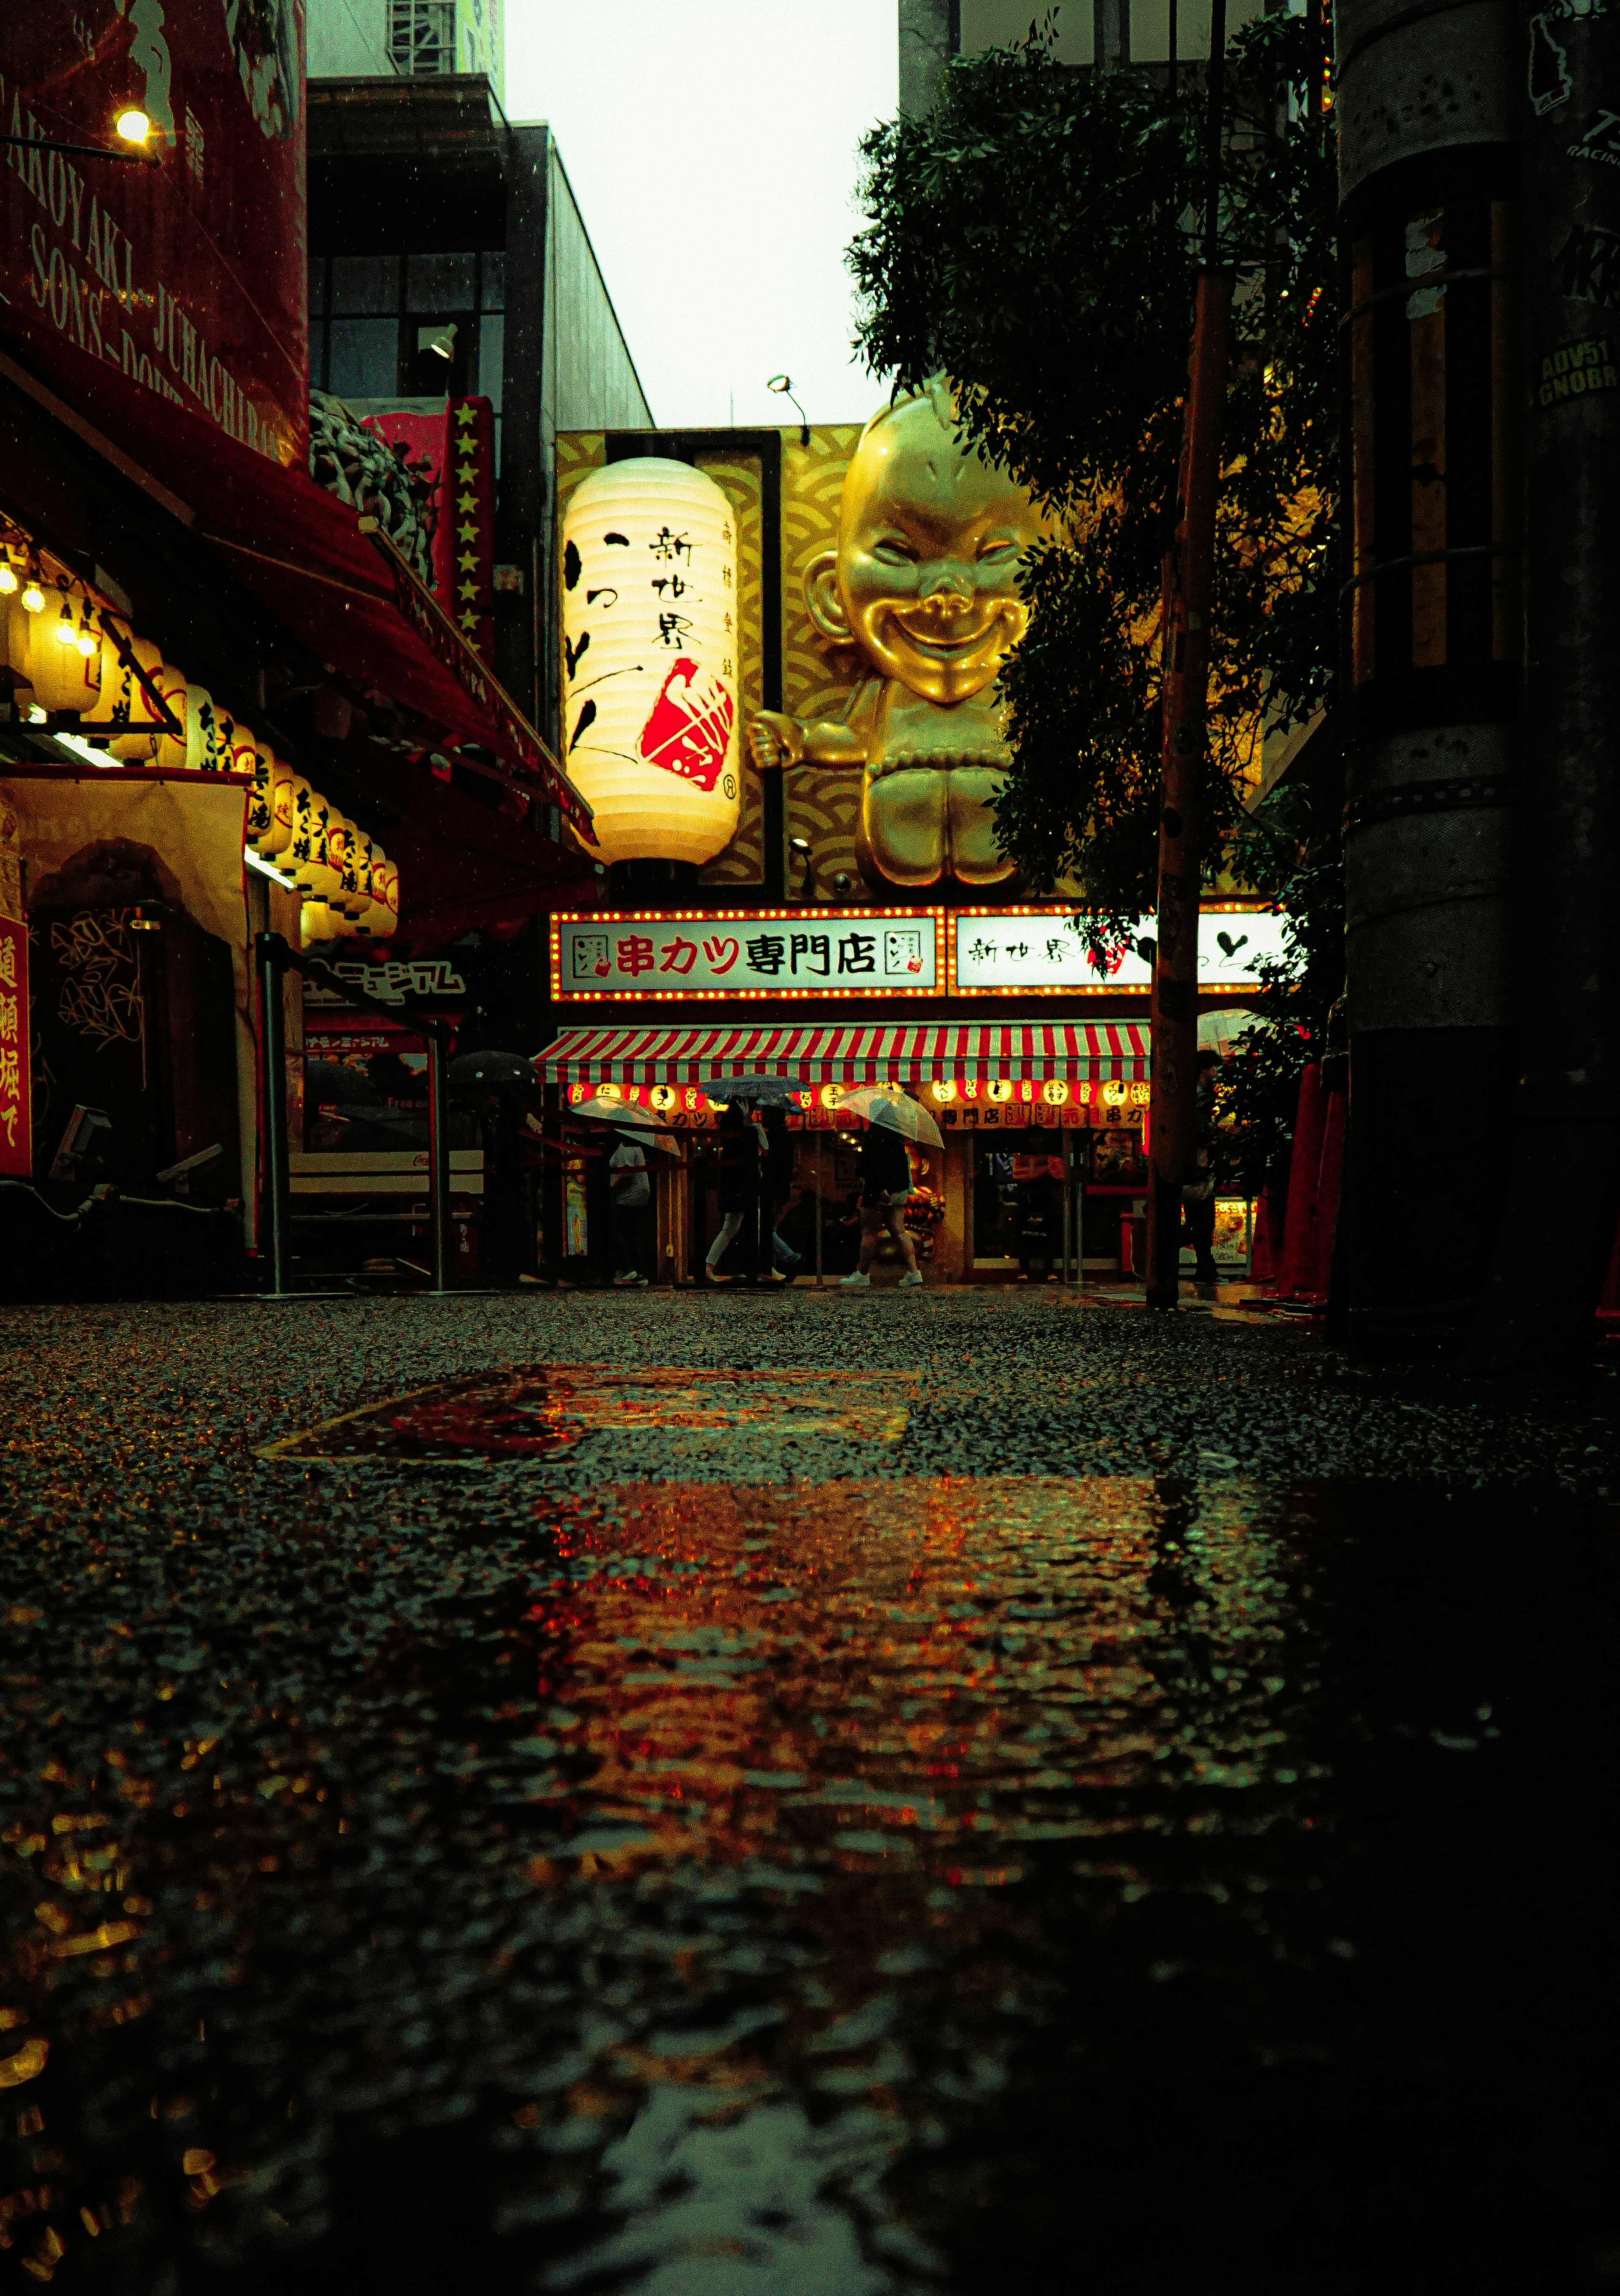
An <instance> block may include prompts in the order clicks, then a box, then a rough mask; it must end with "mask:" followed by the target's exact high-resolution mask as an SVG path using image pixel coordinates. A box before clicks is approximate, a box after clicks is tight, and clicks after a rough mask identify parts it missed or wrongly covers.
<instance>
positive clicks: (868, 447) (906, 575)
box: [749, 376, 1043, 885]
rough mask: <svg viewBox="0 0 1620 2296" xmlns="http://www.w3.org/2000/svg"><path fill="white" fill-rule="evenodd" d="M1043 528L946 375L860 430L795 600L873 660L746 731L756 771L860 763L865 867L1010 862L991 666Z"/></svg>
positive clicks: (986, 880)
mask: <svg viewBox="0 0 1620 2296" xmlns="http://www.w3.org/2000/svg"><path fill="white" fill-rule="evenodd" d="M1042 531H1043V525H1042V521H1041V517H1040V513H1039V512H1037V511H1036V510H1035V507H1034V505H1033V504H1031V502H1030V500H1029V497H1028V496H1027V495H1026V494H1025V493H1024V491H1023V489H1022V488H1019V487H1016V486H1014V485H1013V483H1012V481H1011V480H1010V479H1007V478H1004V477H1002V475H1001V474H1000V473H999V472H997V471H993V470H992V469H991V468H990V467H989V465H988V464H987V463H986V462H984V461H983V460H982V458H981V457H980V456H979V455H977V454H965V455H964V453H963V452H962V450H961V447H960V446H959V445H958V444H957V443H956V440H955V438H954V437H953V409H952V405H951V392H950V385H949V384H948V383H947V382H946V381H945V379H944V377H943V376H935V377H934V379H933V380H932V381H929V382H928V383H927V384H925V385H924V387H923V388H922V389H921V390H920V391H919V392H917V393H916V394H914V395H913V396H912V397H910V398H902V399H900V400H899V401H898V402H897V403H896V405H894V406H888V407H885V408H884V410H883V412H882V413H881V414H877V415H874V416H873V418H872V420H871V422H869V423H868V424H867V426H866V428H865V430H863V432H862V434H861V442H860V445H859V446H858V447H856V449H855V460H854V461H853V462H852V463H851V464H850V466H849V472H848V476H847V478H846V479H845V480H844V492H843V498H842V501H841V504H840V505H839V546H838V548H837V550H836V551H831V550H827V551H823V552H822V554H821V556H820V557H818V558H816V559H814V561H813V562H811V564H810V566H809V567H808V568H807V569H806V574H805V598H806V603H807V605H808V607H809V610H810V619H811V620H812V621H813V622H814V624H815V627H816V628H817V629H818V630H819V631H820V632H821V634H822V636H823V637H824V638H829V639H830V640H831V641H832V642H833V643H834V644H839V645H850V644H855V645H858V646H859V647H860V649H861V651H862V652H863V654H864V655H865V657H866V660H867V663H868V665H869V666H870V668H871V672H872V675H871V676H868V677H867V678H866V679H865V680H864V681H863V683H862V685H859V686H858V687H857V688H856V690H855V693H854V695H853V696H852V697H851V699H850V701H849V704H848V707H847V709H846V710H845V712H844V714H843V716H842V717H839V718H818V719H814V720H812V721H808V722H807V721H806V720H804V719H801V718H798V717H784V716H782V715H781V712H779V711H777V710H774V709H765V710H762V711H761V712H760V714H759V715H758V716H757V717H756V718H755V719H754V720H753V722H752V724H751V725H750V726H749V746H750V747H751V749H752V750H753V753H754V762H755V764H756V765H757V766H758V767H760V768H761V770H762V771H763V770H765V769H766V768H768V767H773V766H796V765H798V763H799V762H800V761H801V760H808V761H809V762H810V763H812V764H814V765H819V766H850V767H861V768H862V769H863V773H864V775H865V781H864V786H863V790H862V792H861V826H860V833H859V840H858V850H859V854H860V862H861V871H862V874H863V876H865V877H866V878H867V879H868V880H869V881H877V880H879V879H882V878H887V879H888V881H889V883H890V884H894V885H932V884H934V883H935V882H936V881H937V880H938V879H939V878H941V877H945V876H951V877H955V878H956V879H958V880H959V881H961V883H963V884H967V885H994V884H997V883H999V882H1001V881H1002V879H1004V878H1007V877H1010V876H1011V874H1012V873H1013V864H1012V863H1011V862H1010V861H1009V860H1008V859H1007V858H1006V857H1005V856H1004V855H1003V854H1002V853H999V852H998V851H997V850H996V844H995V832H994V803H995V798H996V795H997V792H998V791H1000V789H1001V786H1002V780H1003V779H1004V777H1005V774H1006V769H1007V767H1008V765H1009V764H1010V753H1009V751H1008V748H1007V744H1006V741H1005V739H1004V738H1003V736H1002V699H1001V693H1000V688H999V685H998V683H997V673H998V672H999V670H1000V668H1001V665H1002V656H1003V655H1004V654H1005V653H1006V652H1008V650H1009V648H1010V647H1012V646H1014V645H1016V644H1018V642H1019V639H1020V638H1021V637H1022V636H1023V635H1024V631H1025V628H1026V627H1027V623H1028V619H1029V616H1028V611H1027V608H1026V606H1025V605H1024V603H1023V601H1022V599H1021V598H1020V597H1019V587H1018V583H1019V569H1020V567H1021V566H1022V564H1023V562H1024V555H1025V553H1026V552H1027V549H1028V548H1029V545H1031V543H1033V542H1035V541H1036V540H1037V539H1039V537H1040V536H1041V534H1042Z"/></svg>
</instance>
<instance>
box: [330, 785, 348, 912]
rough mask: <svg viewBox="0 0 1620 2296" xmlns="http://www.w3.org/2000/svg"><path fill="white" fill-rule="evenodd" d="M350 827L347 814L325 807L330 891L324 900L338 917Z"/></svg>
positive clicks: (332, 806)
mask: <svg viewBox="0 0 1620 2296" xmlns="http://www.w3.org/2000/svg"><path fill="white" fill-rule="evenodd" d="M351 827H352V824H351V823H350V821H349V819H348V815H347V814H342V813H340V812H339V811H338V808H337V807H336V806H335V805H329V806H328V807H327V808H326V869H327V874H328V876H329V877H330V879H331V890H330V891H329V892H328V894H327V897H326V898H327V899H328V900H329V901H330V902H331V905H332V906H333V908H334V909H336V910H337V912H338V914H340V915H341V914H343V905H344V901H345V898H346V896H347V890H348V886H347V878H348V841H349V833H350V830H351Z"/></svg>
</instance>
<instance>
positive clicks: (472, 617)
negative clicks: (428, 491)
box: [438, 398, 495, 662]
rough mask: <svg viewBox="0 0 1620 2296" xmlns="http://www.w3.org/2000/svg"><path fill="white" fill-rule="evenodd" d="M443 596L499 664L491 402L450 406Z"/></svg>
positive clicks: (473, 640)
mask: <svg viewBox="0 0 1620 2296" xmlns="http://www.w3.org/2000/svg"><path fill="white" fill-rule="evenodd" d="M438 530H439V536H440V540H441V545H442V546H441V552H440V563H441V564H444V565H446V566H447V568H448V570H449V572H450V575H451V581H450V583H449V586H448V587H447V590H446V588H445V587H443V586H442V578H441V591H440V595H441V598H442V599H443V603H444V605H445V608H446V611H447V612H449V613H451V614H453V615H454V619H455V626H456V627H457V629H459V630H460V631H461V633H462V636H463V637H465V638H466V639H467V641H468V642H469V644H471V645H474V646H476V647H477V648H478V650H479V653H481V654H482V655H483V657H484V660H486V661H490V662H492V661H493V660H495V604H494V585H495V410H494V408H493V407H492V406H491V405H490V403H489V401H488V399H487V398H454V399H452V400H451V402H450V444H449V453H448V455H447V457H446V463H445V498H444V510H443V512H442V514H441V516H440V519H439V527H438Z"/></svg>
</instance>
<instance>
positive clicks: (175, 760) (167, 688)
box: [151, 661, 187, 773]
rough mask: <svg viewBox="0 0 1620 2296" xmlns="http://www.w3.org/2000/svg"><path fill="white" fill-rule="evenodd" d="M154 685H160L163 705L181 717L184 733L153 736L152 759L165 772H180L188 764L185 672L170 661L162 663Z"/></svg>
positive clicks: (182, 731) (177, 716)
mask: <svg viewBox="0 0 1620 2296" xmlns="http://www.w3.org/2000/svg"><path fill="white" fill-rule="evenodd" d="M152 684H153V685H155V686H156V687H157V689H158V693H159V696H160V699H161V701H162V703H163V706H164V708H165V709H167V710H168V712H169V713H170V715H171V716H172V717H176V718H177V719H178V720H179V723H180V726H181V732H180V733H179V734H153V735H152V736H151V762H152V764H153V765H154V766H158V767H161V768H162V770H163V771H164V772H165V773H180V772H182V771H183V770H184V766H185V750H186V742H185V733H184V727H185V696H186V691H187V682H186V676H185V672H184V670H183V669H176V668H175V666H174V664H173V662H170V661H165V662H160V664H159V666H158V673H157V676H155V677H154V678H153V680H152Z"/></svg>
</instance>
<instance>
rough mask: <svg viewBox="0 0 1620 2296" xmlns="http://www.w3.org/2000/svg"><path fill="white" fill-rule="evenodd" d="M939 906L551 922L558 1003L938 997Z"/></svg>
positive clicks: (941, 925)
mask: <svg viewBox="0 0 1620 2296" xmlns="http://www.w3.org/2000/svg"><path fill="white" fill-rule="evenodd" d="M943 939H944V922H943V915H942V913H941V912H940V911H939V910H937V909H823V908H797V909H724V910H709V911H708V912H706V913H704V914H700V915H668V914H667V915H633V916H609V915H603V914H599V915H596V916H560V915H559V916H553V918H552V994H553V996H557V997H558V998H560V999H562V1000H564V1001H578V1000H583V999H585V998H593V999H594V998H603V997H607V998H613V999H625V998H630V997H635V998H640V999H645V1000H652V999H665V1000H671V999H680V1000H682V1001H683V1002H684V1001H687V1000H690V999H692V998H701V997H713V998H716V999H719V998H725V999H728V1000H734V999H736V998H739V997H769V998H770V999H772V1001H773V1002H783V1001H785V1000H788V999H790V998H792V997H796V996H938V994H939V993H940V988H941V985H942V980H943V974H944V967H943V965H942V964H941V955H942V950H941V943H942V942H943Z"/></svg>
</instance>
